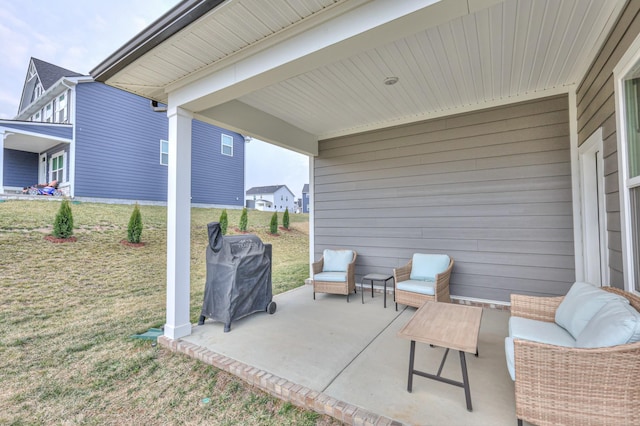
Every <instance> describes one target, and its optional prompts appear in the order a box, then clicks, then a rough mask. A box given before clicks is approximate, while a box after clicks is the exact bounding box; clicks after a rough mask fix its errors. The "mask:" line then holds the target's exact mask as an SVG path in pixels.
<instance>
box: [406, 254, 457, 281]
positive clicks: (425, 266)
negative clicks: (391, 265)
mask: <svg viewBox="0 0 640 426" xmlns="http://www.w3.org/2000/svg"><path fill="white" fill-rule="evenodd" d="M450 261H451V260H450V259H449V256H447V255H446V254H422V253H415V254H414V255H413V258H412V262H411V276H410V277H409V278H411V279H412V280H426V281H435V279H436V275H438V274H439V273H441V272H444V271H446V270H447V268H448V267H449V263H450Z"/></svg>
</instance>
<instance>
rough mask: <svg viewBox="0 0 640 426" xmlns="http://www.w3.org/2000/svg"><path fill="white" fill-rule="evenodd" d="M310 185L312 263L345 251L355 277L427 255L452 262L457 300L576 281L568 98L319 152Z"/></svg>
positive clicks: (552, 288)
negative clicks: (353, 258)
mask: <svg viewBox="0 0 640 426" xmlns="http://www.w3.org/2000/svg"><path fill="white" fill-rule="evenodd" d="M314 180H315V182H314V217H315V220H314V232H315V247H314V253H315V255H316V258H319V255H320V253H321V252H322V250H323V249H324V248H332V247H347V248H352V249H354V250H356V251H357V252H358V253H359V256H358V260H357V262H356V274H357V275H358V276H359V277H361V276H363V275H364V274H366V273H369V272H377V273H390V271H391V269H393V268H394V267H397V266H400V265H403V264H405V263H406V261H407V260H408V259H409V258H410V257H411V256H412V254H413V253H415V252H426V253H448V254H449V255H451V256H452V257H453V258H454V259H455V260H456V266H455V267H454V272H453V275H452V280H451V283H452V287H451V291H452V294H454V295H459V296H467V297H478V298H483V299H495V300H504V301H508V300H509V295H510V294H511V293H512V292H523V293H530V294H564V293H565V292H566V291H567V289H568V288H569V286H570V284H571V283H572V282H573V281H574V280H575V260H574V241H573V216H572V214H573V207H572V201H571V200H572V191H571V165H570V150H569V125H568V98H567V97H566V96H561V97H554V98H550V99H542V100H536V101H532V102H527V103H523V104H517V105H510V106H507V107H502V108H494V109H491V110H486V111H476V112H474V113H468V114H463V115H459V116H454V117H447V118H446V119H437V120H433V121H431V122H426V123H418V124H415V125H407V126H402V127H398V128H391V129H384V130H381V131H378V132H369V133H366V134H361V135H354V136H349V137H345V138H336V139H332V140H330V141H320V144H319V156H318V157H317V159H316V160H315V161H314ZM496 280H499V281H496Z"/></svg>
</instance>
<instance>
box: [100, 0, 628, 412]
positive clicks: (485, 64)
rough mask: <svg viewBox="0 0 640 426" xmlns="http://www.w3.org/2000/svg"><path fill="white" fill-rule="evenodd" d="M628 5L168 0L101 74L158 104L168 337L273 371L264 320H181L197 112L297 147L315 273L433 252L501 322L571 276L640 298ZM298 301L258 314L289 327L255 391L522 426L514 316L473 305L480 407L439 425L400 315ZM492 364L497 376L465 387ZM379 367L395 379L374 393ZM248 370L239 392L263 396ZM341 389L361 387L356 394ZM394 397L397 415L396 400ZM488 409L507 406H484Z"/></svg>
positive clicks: (461, 293) (465, 293)
mask: <svg viewBox="0 0 640 426" xmlns="http://www.w3.org/2000/svg"><path fill="white" fill-rule="evenodd" d="M639 11H640V5H639V4H638V2H634V1H626V0H619V1H606V2H603V1H600V0H559V1H551V2H544V1H528V0H468V1H459V0H440V1H437V0H431V1H422V2H416V1H393V2H391V1H386V0H370V1H367V0H316V1H297V0H278V1H271V2H268V4H267V3H265V2H261V1H255V0H234V1H222V0H185V1H183V2H181V3H179V4H178V5H177V6H176V7H174V8H173V9H172V10H170V11H169V12H167V13H166V14H165V15H163V16H162V17H160V18H159V19H158V20H157V21H156V22H154V23H153V24H152V25H151V26H150V27H148V28H147V29H146V30H144V31H143V32H141V33H140V34H139V35H138V36H136V37H135V38H134V39H132V40H131V41H130V42H129V43H127V44H126V45H124V46H123V47H122V48H121V49H119V50H118V51H117V52H115V53H114V54H113V55H112V56H110V57H109V58H107V59H106V60H105V61H103V62H102V63H101V64H99V65H98V66H97V67H96V68H95V69H94V70H93V71H91V74H92V76H94V78H95V79H96V80H97V81H101V82H104V83H106V84H109V85H112V86H114V87H118V88H121V89H123V90H127V91H130V92H132V93H136V94H139V95H142V96H145V97H147V98H149V99H152V100H154V101H156V102H161V103H165V104H166V105H167V111H168V112H167V114H168V117H169V169H168V206H167V207H168V221H167V223H168V225H167V227H168V229H167V321H166V324H165V329H164V330H165V335H164V337H163V338H162V342H163V344H165V345H167V346H169V347H171V348H173V349H177V350H182V351H185V352H186V353H188V354H190V355H192V356H197V357H201V358H203V359H205V361H206V362H211V363H213V364H214V365H217V366H220V367H221V368H225V369H229V370H230V371H235V370H238V371H237V373H238V374H239V375H240V376H242V377H245V376H247V373H246V372H247V371H254V373H255V374H259V373H256V371H263V370H262V368H263V367H261V364H260V360H257V359H251V358H250V357H249V358H244V357H245V356H246V355H247V352H248V351H251V350H252V349H253V347H252V342H254V341H255V342H258V341H260V340H259V336H260V335H259V334H258V333H257V332H256V331H257V330H259V329H261V327H262V325H261V323H260V321H259V320H258V319H257V317H256V319H253V318H251V319H247V320H246V321H245V322H242V323H241V324H238V325H237V326H236V330H234V331H233V332H232V333H230V334H229V335H228V336H224V335H223V336H221V337H220V339H218V336H216V331H217V330H216V329H215V327H216V325H209V324H206V325H205V326H203V327H193V326H192V322H193V319H192V318H190V316H189V313H190V306H191V304H192V303H191V300H190V285H191V280H190V252H189V247H190V244H189V229H190V193H191V188H190V174H191V131H190V128H191V126H190V123H191V120H192V119H193V118H197V119H200V120H203V121H207V122H210V123H212V124H215V125H218V126H221V127H224V128H228V129H231V130H234V131H237V132H239V133H242V134H244V135H247V136H250V137H253V138H257V139H260V140H263V141H266V142H270V143H273V144H276V145H279V146H282V147H285V148H288V149H292V150H295V151H297V152H301V153H304V154H307V155H308V156H309V165H310V176H309V188H310V207H311V212H310V250H309V255H310V259H309V260H310V263H311V262H313V261H314V260H315V259H318V258H319V257H320V255H321V253H322V251H323V249H325V248H335V247H344V248H349V249H353V250H356V251H357V253H358V259H357V262H356V272H355V274H356V280H357V281H358V282H359V281H360V278H361V277H362V276H364V275H366V274H368V273H380V274H382V273H386V274H388V273H390V271H391V270H392V269H393V268H396V267H398V266H401V265H403V264H404V263H405V262H406V261H407V259H409V258H410V257H411V255H412V253H416V252H425V253H447V254H448V255H450V256H451V257H452V258H453V259H454V260H455V262H456V263H455V267H454V270H453V272H452V276H451V297H452V299H453V301H454V302H457V303H464V304H475V305H480V306H493V307H494V308H495V307H498V308H507V307H508V305H509V297H510V295H511V294H514V293H520V294H531V295H564V294H566V292H567V291H568V289H569V287H570V286H571V284H572V283H573V282H575V281H585V282H588V283H591V284H593V285H595V286H607V285H610V286H614V287H618V288H621V289H626V290H628V291H638V289H640V283H639V282H640V278H639V277H638V273H637V271H638V270H640V264H638V260H637V259H638V256H637V247H638V245H637V240H638V238H639V237H638V231H637V227H636V228H634V225H633V221H634V220H636V221H637V217H640V214H638V213H637V210H639V209H640V207H638V206H640V204H635V205H634V204H632V201H631V200H632V199H633V198H632V196H633V194H632V193H633V192H634V191H635V192H637V188H638V187H640V177H639V176H637V174H633V173H636V172H630V171H629V170H630V169H629V167H628V165H629V164H632V163H633V162H634V161H637V160H634V158H635V157H633V155H632V154H630V153H631V152H632V147H631V143H630V142H628V140H627V139H626V133H625V132H626V130H625V129H626V128H627V127H626V121H625V120H627V117H626V116H625V115H624V111H625V110H624V107H623V105H624V101H625V96H626V94H625V93H626V92H624V89H623V87H624V84H627V83H631V82H632V81H635V80H636V79H637V78H638V76H637V74H638V73H637V70H638V67H639V66H638V65H637V64H640V37H639V34H640V14H639ZM629 93H631V92H629ZM629 96H631V95H629ZM631 118H634V117H631ZM636 127H637V126H636ZM638 131H639V132H640V130H638ZM629 159H630V160H629ZM633 170H635V169H633ZM636 203H637V201H636ZM634 206H635V207H634ZM634 244H635V245H634ZM308 290H309V289H308V288H307V287H303V288H301V289H300V290H296V292H294V293H291V294H286V295H281V296H279V299H282V303H279V304H281V305H282V312H279V314H278V315H276V316H274V317H273V318H268V319H261V320H265V321H264V322H265V323H266V322H273V321H281V320H282V321H285V323H283V324H279V325H278V326H277V327H274V330H276V332H275V334H269V333H266V336H272V337H273V341H272V342H264V341H261V344H262V343H265V344H266V343H270V344H272V345H273V346H272V347H271V348H266V347H264V348H261V352H262V351H264V353H265V354H268V355H265V358H267V359H270V362H271V363H270V364H269V365H265V366H264V368H265V370H264V371H268V373H265V374H263V375H261V376H260V383H263V382H264V383H265V385H264V386H266V388H267V389H268V390H269V391H273V392H275V393H276V394H279V395H281V396H283V397H285V398H286V394H287V393H290V392H291V388H290V387H287V386H292V387H294V388H296V389H298V390H299V388H297V386H302V387H304V388H308V389H309V390H310V391H309V392H319V393H320V394H322V395H325V394H326V397H323V398H319V399H316V400H314V401H315V402H314V404H323V403H324V404H325V408H322V406H320V405H318V406H316V409H317V410H318V411H320V412H328V411H331V410H333V408H326V402H327V398H329V400H333V401H342V402H344V403H346V404H354V406H358V407H363V410H365V411H368V408H367V407H372V409H373V408H376V410H373V411H372V412H373V413H375V412H377V411H380V410H383V409H384V410H389V411H388V412H385V413H380V414H383V416H384V418H385V419H401V421H406V422H408V423H414V422H415V423H418V424H423V423H427V424H429V423H434V424H442V423H446V424H466V423H474V424H481V423H482V422H484V421H485V418H484V417H480V416H482V414H481V410H483V409H487V410H489V411H491V414H488V416H487V417H486V424H498V423H499V424H508V423H509V422H511V421H515V418H514V415H513V411H512V408H513V401H512V400H510V399H509V398H512V396H510V395H512V393H511V392H510V386H512V384H511V383H510V380H509V379H508V376H507V374H506V371H505V369H504V353H503V352H504V351H503V349H501V347H502V346H501V344H498V343H497V342H500V341H501V340H502V338H503V337H504V335H505V334H506V316H507V315H506V314H505V313H504V312H502V311H500V310H494V311H491V310H488V309H485V317H484V320H483V326H482V327H483V328H482V330H481V347H480V353H481V356H480V357H479V358H478V359H474V360H471V361H470V362H472V363H473V364H472V365H471V367H470V370H471V374H472V377H471V382H472V393H473V394H474V395H477V396H476V397H474V398H478V411H477V412H476V411H475V410H474V412H473V413H467V412H466V410H465V409H464V405H463V402H462V401H458V397H459V396H460V395H457V394H458V391H459V390H458V389H455V388H453V389H447V388H448V387H446V386H445V389H443V390H442V393H441V394H440V393H437V394H438V395H442V399H438V400H437V401H433V400H432V403H433V404H434V405H435V406H437V407H438V410H440V409H441V411H442V413H441V414H437V415H442V416H445V417H438V418H435V419H434V420H433V421H431V420H430V419H431V417H430V416H431V415H436V414H434V413H431V412H428V413H427V412H423V411H420V410H422V409H423V408H424V406H423V405H422V403H423V402H424V401H425V400H427V399H429V398H433V394H431V393H429V390H431V389H433V388H434V387H433V384H431V383H428V384H423V383H422V381H421V380H418V382H417V383H416V391H415V392H414V394H411V395H408V396H407V395H406V391H404V390H402V389H404V386H399V385H401V384H402V382H403V380H404V379H403V374H401V373H400V371H401V370H402V369H403V368H404V367H403V366H402V365H403V363H405V362H406V361H405V360H406V357H407V355H406V354H403V353H404V352H405V351H406V347H407V346H408V345H407V344H406V342H402V341H401V342H398V341H397V340H398V339H396V338H395V337H393V335H394V333H395V330H397V327H399V326H400V325H401V324H400V323H401V322H404V321H405V320H406V319H407V318H408V315H409V314H408V311H405V312H403V313H400V314H399V316H398V317H397V318H396V317H395V316H394V315H395V313H394V312H392V311H391V310H389V309H387V310H386V311H385V310H382V309H379V307H378V308H377V309H376V312H375V314H373V312H372V313H371V314H368V313H367V312H369V310H370V309H372V306H371V305H370V304H365V305H364V306H360V305H358V304H357V303H350V304H346V303H344V301H341V303H339V304H338V305H337V308H336V312H333V311H332V309H333V308H329V306H330V305H329V303H324V302H333V300H331V297H329V298H323V300H319V301H316V303H315V304H311V298H310V297H308V298H307V297H302V296H301V297H300V298H299V299H298V297H297V295H298V294H304V292H306V291H308ZM325 299H327V300H325ZM323 308H324V309H325V310H326V311H324V312H323V311H320V312H317V315H327V314H333V315H334V316H335V317H336V318H338V319H339V318H342V321H340V320H338V323H337V326H330V327H329V329H330V330H334V332H333V333H334V334H333V335H329V336H326V337H327V338H331V339H333V340H328V342H331V343H330V344H329V343H327V344H326V345H327V347H322V348H321V349H330V352H331V353H330V354H326V356H324V357H322V359H321V360H320V361H319V363H318V364H313V362H310V363H309V364H301V366H298V365H297V362H301V361H302V360H304V361H306V360H307V359H310V360H313V359H314V356H315V355H314V354H317V353H318V352H314V351H310V352H308V353H304V352H302V353H300V354H299V357H297V358H296V359H295V360H294V359H287V358H285V357H284V356H283V354H285V353H287V354H288V353H296V352H295V351H296V350H301V349H304V346H302V347H301V348H297V349H296V348H295V346H291V345H286V344H287V342H290V336H291V335H295V334H296V332H300V333H301V335H304V337H305V339H314V338H316V337H317V336H320V335H322V332H323V331H326V330H325V329H323V328H322V327H318V323H317V322H315V320H314V312H316V311H315V310H316V309H321V310H322V309H323ZM297 310H300V313H299V314H294V315H293V316H291V317H289V316H288V315H287V313H288V312H297ZM356 312H357V313H356ZM342 315H345V317H343V316H342ZM350 315H351V316H350ZM368 315H371V316H370V317H369V316H368ZM365 318H368V321H363V319H365ZM289 322H291V323H292V324H289ZM298 323H299V324H298ZM321 324H323V325H326V324H331V322H329V321H328V322H324V323H322V322H321ZM488 325H492V326H491V327H488ZM245 326H246V328H245ZM299 326H300V327H304V328H303V329H298V328H297V327H299ZM493 326H495V328H492V327H493ZM287 327H292V328H287ZM368 327H371V329H368ZM254 328H255V330H256V331H253V332H252V333H253V334H252V333H249V330H250V329H254ZM208 330H212V331H213V330H215V331H213V333H211V332H209V331H208ZM282 330H289V333H287V332H284V331H282ZM245 332H247V333H248V334H246V335H244V334H243V333H245ZM234 333H235V334H234ZM241 335H242V336H244V337H243V338H242V344H239V343H238V342H236V341H234V339H236V337H234V336H241ZM300 341H302V342H306V341H309V342H310V343H309V346H311V345H312V343H313V342H314V341H315V340H300ZM482 341H483V342H484V344H483V343H482ZM403 343H404V346H403ZM285 345H286V346H287V348H286V350H285V348H280V349H279V348H278V347H279V346H282V347H284V346H285ZM378 345H380V348H381V350H373V349H377V347H378ZM483 346H487V347H488V349H487V350H485V349H483ZM232 348H234V349H233V351H232ZM342 348H347V349H348V350H346V351H345V356H344V359H343V358H340V356H339V354H340V353H341V352H340V350H341V349H342ZM403 348H404V349H403ZM227 351H229V352H227ZM234 351H235V352H234ZM291 351H294V352H291ZM423 352H425V351H423ZM426 352H433V353H435V352H437V349H434V350H430V349H428V350H427V351H426ZM216 354H220V355H216ZM387 355H389V357H387ZM370 356H371V358H370ZM485 356H486V358H485ZM236 357H238V358H240V359H238V358H236ZM336 357H337V358H336ZM220 360H222V361H220ZM332 360H335V361H336V363H335V365H334V364H333V363H332V362H330V361H332ZM483 363H490V364H491V366H490V367H487V370H486V371H488V372H489V373H487V374H488V375H486V376H477V375H478V374H485V373H480V372H481V371H485V369H484V365H483ZM254 364H255V365H254ZM452 364H453V363H452ZM314 366H317V367H314ZM281 367H283V368H284V369H281ZM288 367H291V368H290V369H288ZM299 367H301V370H299V371H304V372H305V374H301V373H295V371H296V368H299ZM367 368H370V370H367ZM374 368H375V370H374ZM307 369H308V370H307ZM387 369H389V370H388V372H389V374H388V376H385V377H388V378H387V379H385V380H388V381H381V382H377V383H376V382H372V381H371V380H372V379H378V377H379V376H382V373H386V372H387ZM324 370H326V372H327V376H324V375H322V374H306V371H316V372H318V371H324ZM365 371H366V372H368V375H367V374H364V373H363V372H365ZM274 372H282V376H280V374H279V373H274ZM254 373H249V376H247V377H248V378H247V380H249V381H252V382H255V377H254V376H252V374H254ZM378 373H380V374H378ZM350 374H353V375H354V376H350ZM474 375H476V376H475V377H474ZM305 376H312V377H313V379H314V380H316V379H317V380H318V382H306V381H305V380H308V379H305ZM356 376H357V377H356ZM269 377H277V378H278V380H277V381H275V379H273V380H269ZM356 379H357V380H356ZM350 380H353V383H357V384H358V388H360V389H361V390H364V391H365V392H369V393H368V394H367V395H364V396H362V395H360V394H358V392H355V391H354V388H350V387H349V382H350ZM298 381H300V382H302V383H299V382H298ZM305 383H306V384H305ZM341 383H342V384H343V385H344V386H342V385H340V384H341ZM473 383H479V385H474V384H473ZM283 384H284V385H285V388H284V389H285V390H283V388H282V385H283ZM361 385H362V386H361ZM489 386H495V388H492V389H491V390H490V391H487V392H486V393H484V392H481V393H480V395H478V389H483V387H489ZM270 387H271V388H273V389H274V390H272V389H271V388H270ZM437 388H438V392H440V385H439V384H438V386H437ZM345 389H346V390H345ZM474 389H476V390H475V392H474ZM424 391H426V393H422V392H424ZM449 392H451V396H453V398H448V397H447V398H445V395H448V394H449ZM401 394H404V397H406V399H405V398H403V400H402V402H401V403H399V404H404V405H402V406H401V407H400V406H398V407H399V408H397V409H395V408H393V407H394V405H393V404H391V403H390V401H395V400H394V399H393V397H394V396H397V395H401ZM418 394H420V395H422V398H418V399H412V398H415V397H417V395H418ZM377 398H381V399H377ZM483 398H487V399H485V400H483ZM383 400H384V402H381V401H383ZM498 400H499V401H500V402H503V401H504V402H505V405H504V406H500V407H498V406H494V403H495V404H497V402H496V401H498ZM371 401H374V402H375V404H376V405H369V404H371ZM444 401H446V402H444ZM450 403H452V404H454V405H453V406H448V408H445V407H447V404H450ZM458 403H459V406H457V405H455V404H458ZM336 404H338V403H336ZM428 406H429V407H431V406H432V405H428ZM329 407H333V406H331V404H329ZM454 407H455V408H454ZM481 407H485V408H481ZM489 407H493V408H495V410H493V409H491V408H489ZM509 407H511V408H509ZM404 410H407V411H408V412H409V413H418V414H416V416H418V417H410V414H407V413H404ZM497 413H500V414H499V415H498V414H497ZM364 416H365V417H366V416H367V414H365V415H364ZM446 416H450V417H446ZM467 416H468V417H467ZM492 416H497V417H492ZM502 416H505V417H502ZM361 420H362V419H361ZM467 420H469V421H468V422H467ZM358 421H360V420H358ZM383 421H386V420H383ZM389 421H391V420H389ZM362 422H364V420H362Z"/></svg>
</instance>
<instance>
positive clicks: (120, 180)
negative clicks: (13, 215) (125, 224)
mask: <svg viewBox="0 0 640 426" xmlns="http://www.w3.org/2000/svg"><path fill="white" fill-rule="evenodd" d="M158 110H159V111H158ZM192 133H193V138H192V144H193V145H192V172H191V201H192V203H194V204H201V205H217V206H229V207H242V206H243V203H244V147H245V141H244V137H243V136H242V135H240V134H238V133H235V132H231V131H228V130H224V129H221V128H219V127H216V126H213V125H211V124H208V123H204V122H201V121H198V120H193V121H192ZM0 136H2V137H1V138H0V143H2V149H0V190H1V191H2V192H3V193H5V194H7V193H15V192H21V190H22V188H23V187H26V186H29V185H32V184H35V183H38V182H39V183H43V182H50V181H52V180H54V179H55V180H58V181H59V182H60V189H61V190H62V192H63V193H64V194H66V195H68V196H70V197H72V198H74V199H80V200H82V199H85V200H96V201H100V199H104V200H105V201H106V200H109V201H115V202H132V201H147V202H165V201H166V200H167V164H168V155H169V147H168V142H167V140H168V120H167V116H166V113H165V112H163V110H162V108H157V107H156V108H152V105H151V103H150V101H149V100H148V99H145V98H142V97H140V96H137V95H133V94H131V93H128V92H124V91H121V90H119V89H115V88H113V87H110V86H107V85H105V84H103V83H98V82H95V81H93V79H92V78H91V77H90V76H84V75H82V74H79V73H76V72H73V71H70V70H67V69H64V68H61V67H58V66H56V65H53V64H50V63H47V62H44V61H41V60H39V59H35V58H31V61H30V63H29V69H28V72H27V76H26V79H25V84H24V88H23V93H22V99H21V101H20V106H19V111H18V114H17V115H16V117H15V118H14V119H13V120H0Z"/></svg>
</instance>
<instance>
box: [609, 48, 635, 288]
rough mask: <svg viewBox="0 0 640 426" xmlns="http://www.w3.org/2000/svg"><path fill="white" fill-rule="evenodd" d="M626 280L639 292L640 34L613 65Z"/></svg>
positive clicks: (629, 285)
mask: <svg viewBox="0 0 640 426" xmlns="http://www.w3.org/2000/svg"><path fill="white" fill-rule="evenodd" d="M614 73H615V74H616V90H617V92H618V93H617V94H618V95H620V96H618V99H619V102H618V106H617V107H618V108H619V109H621V110H622V113H621V114H619V120H620V121H619V128H618V131H619V135H618V155H620V161H619V162H618V164H619V165H620V167H621V168H620V170H618V173H619V174H620V176H621V179H620V182H621V187H620V198H621V200H622V205H621V207H622V211H621V212H620V213H621V222H622V223H621V232H622V235H623V247H622V250H623V253H624V263H625V271H624V272H625V276H626V277H625V281H627V285H628V287H629V289H633V290H635V291H637V292H640V37H638V39H636V41H635V42H634V43H633V45H632V47H631V48H630V49H629V52H627V54H625V56H624V57H623V59H622V60H621V61H620V64H618V66H617V67H616V68H615V70H614Z"/></svg>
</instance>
